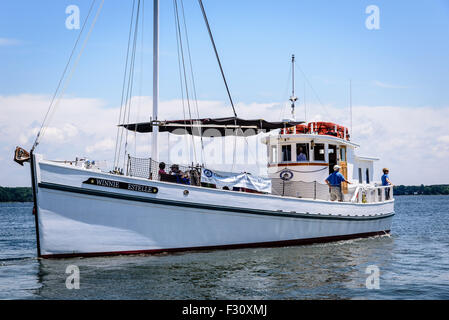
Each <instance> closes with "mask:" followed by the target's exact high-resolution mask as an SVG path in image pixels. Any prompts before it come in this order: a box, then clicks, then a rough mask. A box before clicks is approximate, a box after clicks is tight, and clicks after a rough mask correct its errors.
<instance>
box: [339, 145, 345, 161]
mask: <svg viewBox="0 0 449 320" xmlns="http://www.w3.org/2000/svg"><path fill="white" fill-rule="evenodd" d="M340 161H344V162H345V161H346V148H344V147H341V148H340Z"/></svg>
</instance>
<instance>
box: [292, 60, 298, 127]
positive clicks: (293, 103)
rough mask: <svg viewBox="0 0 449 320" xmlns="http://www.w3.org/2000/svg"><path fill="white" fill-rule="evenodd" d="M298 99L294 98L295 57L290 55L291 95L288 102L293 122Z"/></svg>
mask: <svg viewBox="0 0 449 320" xmlns="http://www.w3.org/2000/svg"><path fill="white" fill-rule="evenodd" d="M297 100H298V97H296V96H295V55H294V54H293V55H292V95H291V97H290V101H291V102H292V120H295V102H296V101H297Z"/></svg>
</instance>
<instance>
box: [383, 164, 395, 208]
mask: <svg viewBox="0 0 449 320" xmlns="http://www.w3.org/2000/svg"><path fill="white" fill-rule="evenodd" d="M382 171H383V172H384V174H383V176H382V178H381V180H382V186H383V187H388V186H392V185H393V184H392V183H391V181H390V177H389V176H388V174H389V173H390V170H388V169H387V168H383V169H382ZM385 200H390V188H385Z"/></svg>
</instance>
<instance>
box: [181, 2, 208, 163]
mask: <svg viewBox="0 0 449 320" xmlns="http://www.w3.org/2000/svg"><path fill="white" fill-rule="evenodd" d="M181 9H182V17H183V21H184V30H185V37H186V44H187V53H188V57H189V63H190V73H191V78H192V87H193V96H194V99H195V100H194V101H195V107H196V116H197V119H200V111H199V107H198V97H197V94H196V85H195V77H194V72H193V64H192V55H191V53H190V41H189V35H188V32H187V22H186V18H185V11H184V1H183V0H181ZM199 134H200V142H201V160H202V161H201V162H203V160H204V159H203V152H204V143H203V135H202V130H201V127H200V128H199Z"/></svg>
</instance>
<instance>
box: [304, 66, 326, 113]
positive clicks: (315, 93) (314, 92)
mask: <svg viewBox="0 0 449 320" xmlns="http://www.w3.org/2000/svg"><path fill="white" fill-rule="evenodd" d="M296 65H297V66H298V69H299V71H301V73H302V75H303V76H304V79H305V80H306V82H307V84H308V85H309V87H310V88H311V89H312V92H313V94H314V95H315V98H316V99H317V100H318V102H319V103H320V105H321V107H322V108H323V110H324V112H326V114H327V116H329V115H330V113H329V111H328V110H327V108H326V107H325V106H324V104H323V103H322V102H321V99H320V97H319V96H318V94H317V92H316V91H315V88H314V87H313V86H312V84H311V83H310V81H309V78H307V76H306V74H305V73H304V71H303V70H302V68H301V66H300V65H299V64H298V63H296Z"/></svg>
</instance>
